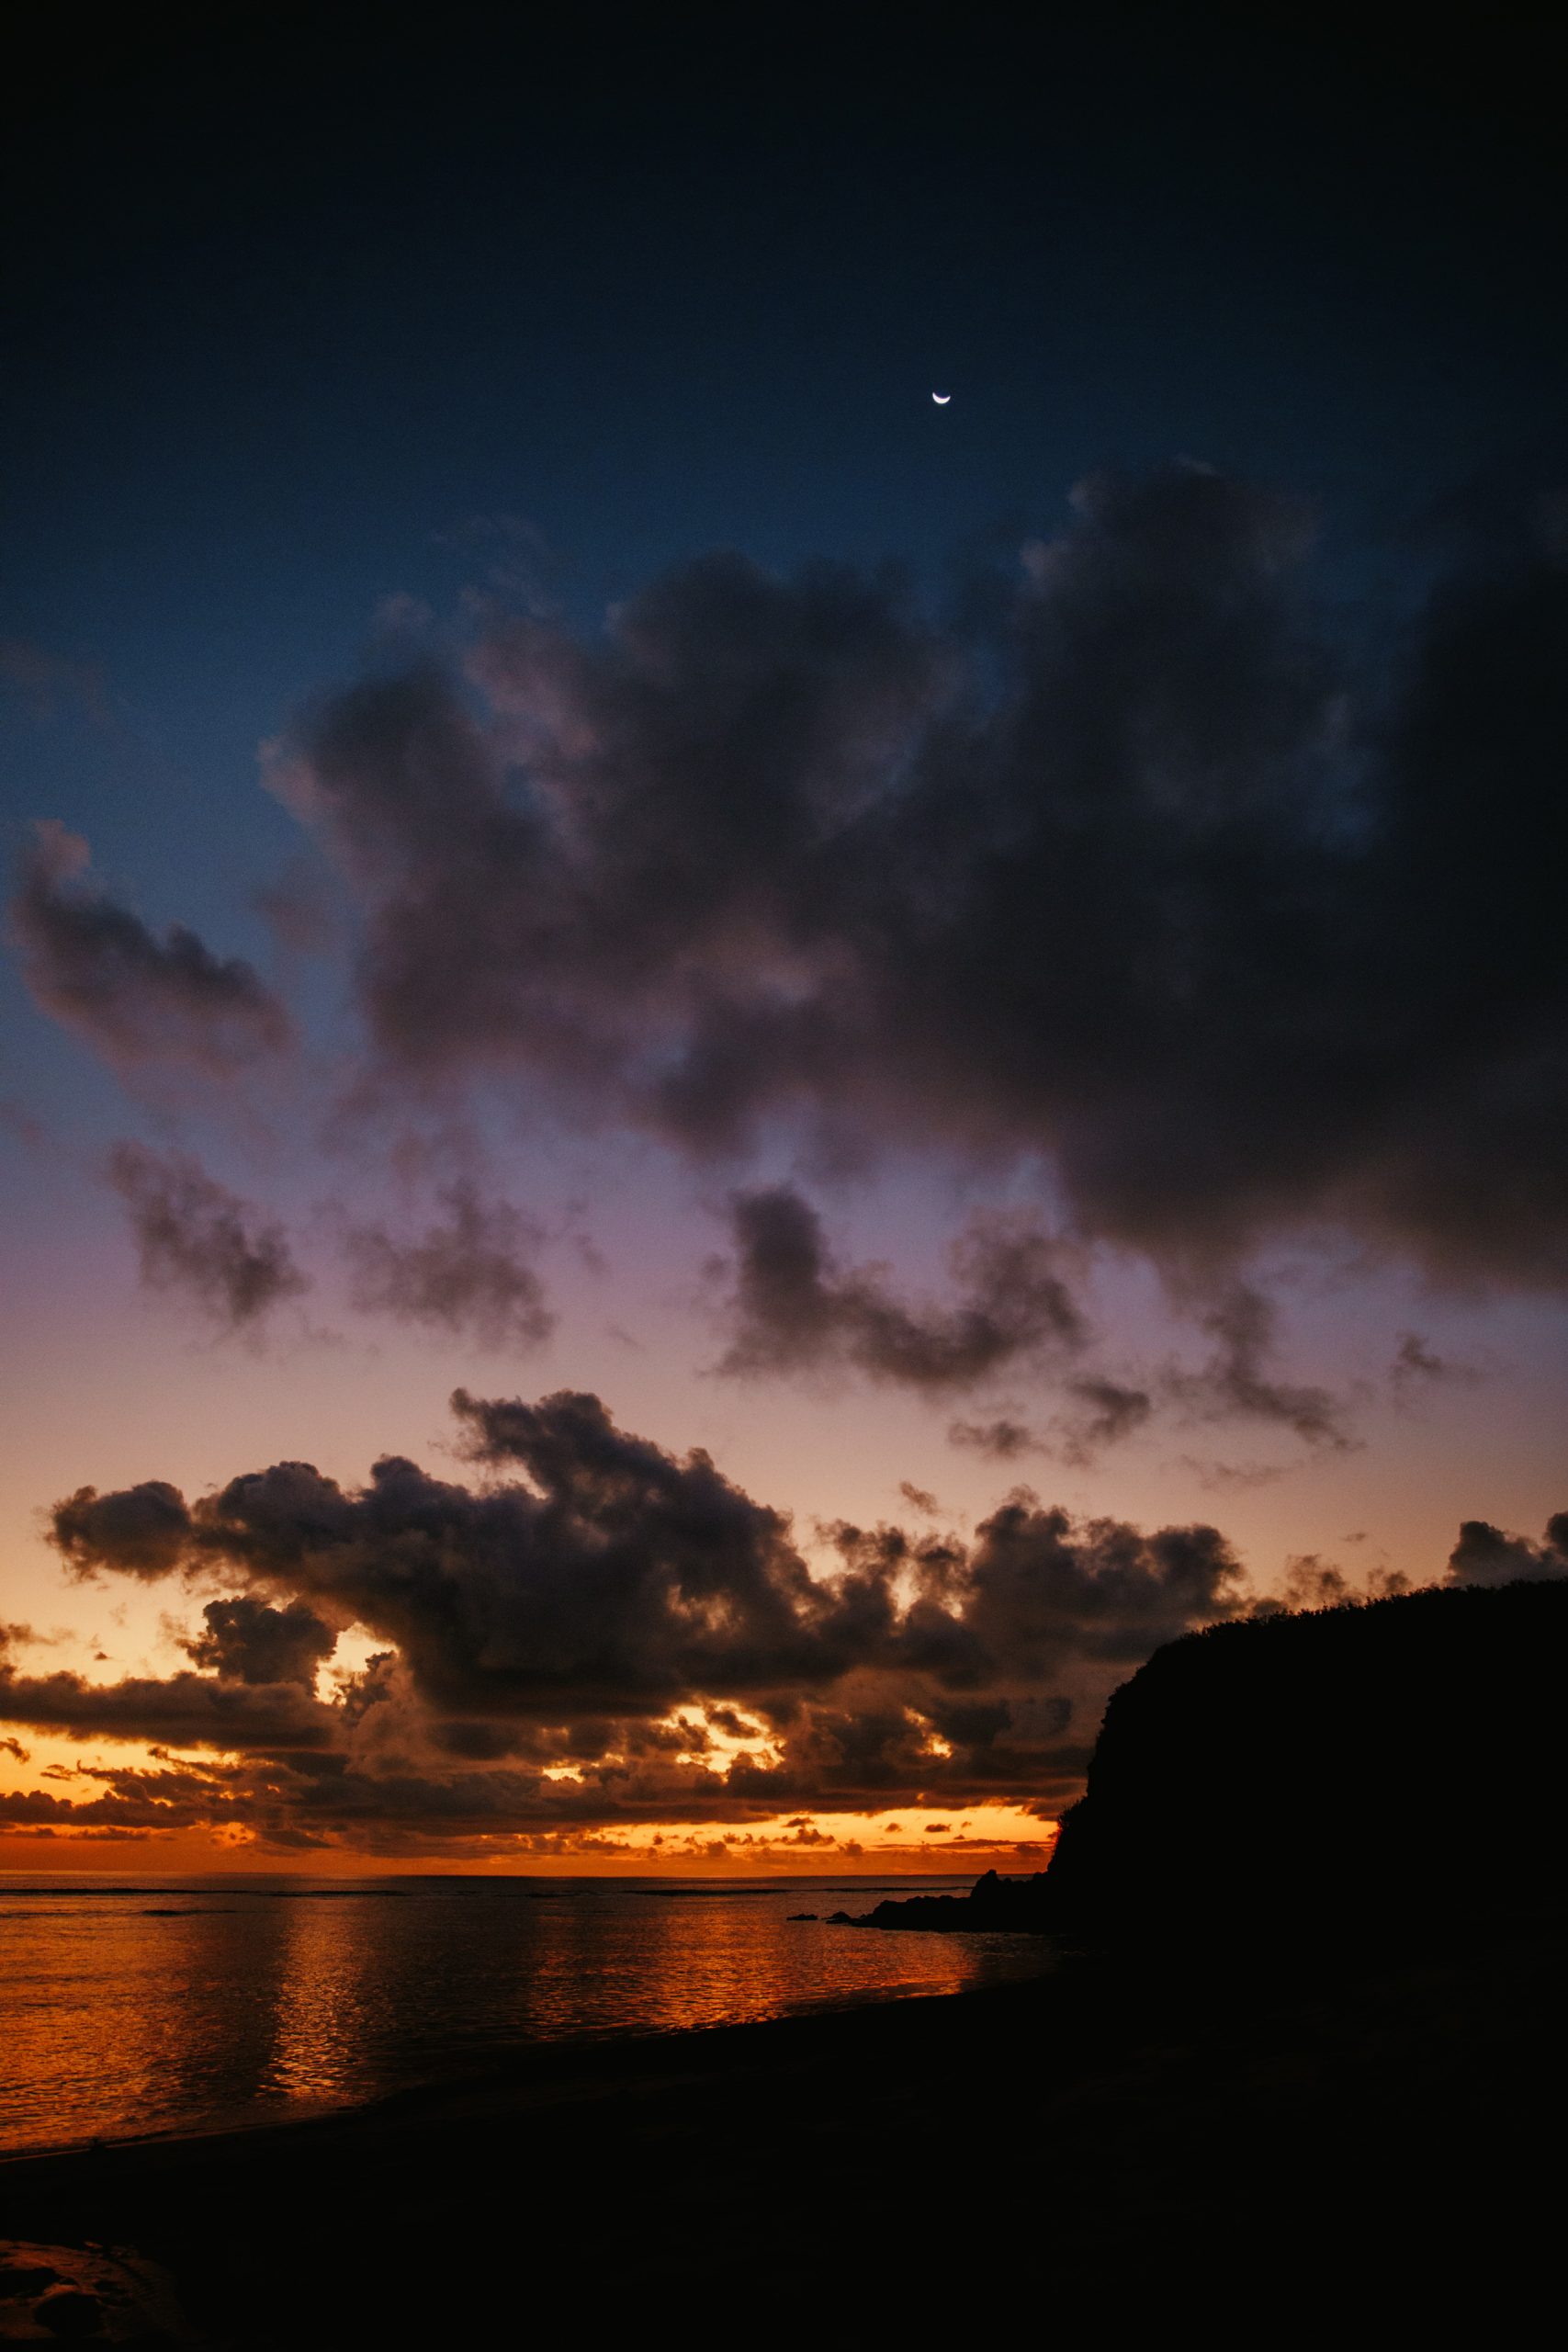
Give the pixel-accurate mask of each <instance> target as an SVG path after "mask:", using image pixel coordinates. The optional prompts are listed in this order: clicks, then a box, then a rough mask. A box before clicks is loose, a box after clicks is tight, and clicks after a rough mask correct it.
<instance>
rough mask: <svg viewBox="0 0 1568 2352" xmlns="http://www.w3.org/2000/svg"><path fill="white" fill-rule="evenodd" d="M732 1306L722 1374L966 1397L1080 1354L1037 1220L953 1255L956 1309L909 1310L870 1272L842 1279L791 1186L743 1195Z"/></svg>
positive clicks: (1069, 1308) (979, 1233) (737, 1212)
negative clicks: (836, 1372) (999, 1378)
mask: <svg viewBox="0 0 1568 2352" xmlns="http://www.w3.org/2000/svg"><path fill="white" fill-rule="evenodd" d="M730 1220H731V1226H732V1230H733V1235H734V1240H735V1248H736V1265H735V1288H734V1293H733V1295H732V1297H731V1299H730V1302H729V1314H730V1318H731V1321H732V1325H733V1329H734V1334H735V1336H734V1339H733V1340H732V1341H731V1344H730V1346H729V1348H728V1351H727V1352H726V1354H725V1356H724V1358H723V1361H722V1363H721V1364H720V1366H719V1369H720V1370H721V1371H723V1372H727V1373H731V1374H742V1375H748V1376H756V1375H759V1374H773V1373H788V1372H797V1371H814V1370H819V1369H821V1368H823V1367H825V1366H829V1365H833V1364H838V1363H848V1364H852V1365H853V1366H854V1367H855V1368H856V1369H857V1370H860V1371H863V1372H865V1373H868V1374H870V1375H871V1377H872V1378H873V1379H874V1380H879V1381H884V1382H886V1383H889V1384H896V1385H901V1386H904V1387H909V1388H917V1389H925V1390H942V1389H953V1388H961V1387H966V1386H969V1385H972V1384H974V1383H975V1382H976V1381H978V1380H983V1379H985V1378H986V1377H987V1374H990V1373H993V1372H996V1371H998V1370H999V1369H1000V1368H1001V1367H1002V1366H1004V1365H1006V1364H1009V1363H1013V1362H1015V1361H1016V1360H1018V1359H1019V1358H1021V1357H1028V1356H1038V1355H1040V1354H1042V1353H1043V1352H1046V1351H1056V1352H1058V1353H1059V1352H1060V1351H1064V1350H1069V1349H1074V1348H1077V1347H1079V1346H1081V1345H1082V1344H1083V1341H1084V1340H1085V1338H1086V1337H1087V1332H1086V1327H1085V1324H1084V1320H1083V1317H1082V1315H1081V1314H1080V1312H1079V1310H1078V1307H1077V1303H1076V1301H1075V1300H1074V1298H1073V1295H1072V1294H1071V1292H1070V1291H1069V1290H1068V1288H1067V1286H1066V1283H1065V1282H1064V1280H1063V1278H1062V1275H1061V1273H1060V1272H1059V1270H1058V1265H1057V1259H1058V1254H1059V1253H1058V1250H1057V1248H1056V1245H1055V1243H1054V1242H1053V1241H1052V1240H1051V1239H1050V1238H1049V1237H1048V1236H1047V1235H1046V1234H1044V1233H1043V1232H1042V1231H1041V1230H1040V1228H1039V1227H1038V1225H1037V1224H1036V1223H1035V1222H1034V1221H1033V1220H1032V1219H1030V1218H1027V1217H1023V1218H1017V1217H1003V1216H986V1217H976V1218H975V1219H973V1220H972V1221H971V1223H970V1226H969V1228H968V1230H967V1231H966V1233H965V1234H964V1236H963V1237H962V1238H960V1240H959V1241H958V1242H957V1243H955V1245H954V1247H953V1251H952V1260H953V1279H954V1283H955V1286H956V1288H957V1291H958V1298H957V1302H956V1304H954V1305H953V1306H949V1307H934V1306H928V1307H911V1306H908V1305H906V1304H905V1303H904V1302H903V1301H902V1300H900V1299H899V1298H897V1296H895V1295H894V1294H893V1293H892V1291H891V1290H890V1288H889V1287H888V1283H887V1280H886V1274H885V1273H884V1272H883V1271H882V1270H881V1269H879V1268H877V1267H874V1266H872V1267H862V1268H859V1269H854V1270H844V1269H841V1268H840V1267H839V1266H838V1265H837V1264H836V1263H835V1261H834V1260H833V1259H832V1257H831V1255H830V1254H829V1250H828V1248H827V1245H826V1243H825V1241H824V1238H823V1234H822V1226H821V1220H820V1218H819V1217H818V1215H817V1212H816V1211H815V1210H814V1209H813V1208H812V1206H811V1205H810V1204H809V1202H807V1201H806V1200H805V1199H803V1198H802V1196H801V1195H800V1194H799V1193H796V1192H795V1191H793V1190H792V1189H791V1188H790V1187H789V1186H787V1185H780V1186H777V1187H775V1188H773V1190H771V1191H767V1192H757V1193H737V1194H736V1195H735V1197H734V1199H733V1200H732V1202H731V1204H730Z"/></svg>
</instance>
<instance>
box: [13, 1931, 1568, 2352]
mask: <svg viewBox="0 0 1568 2352" xmlns="http://www.w3.org/2000/svg"><path fill="white" fill-rule="evenodd" d="M842 1932H844V1933H846V1934H852V1933H857V1932H858V1933H866V1934H870V1933H874V1930H870V1929H866V1930H854V1929H844V1930H842ZM1565 1940H1568V1929H1565V1926H1564V1922H1563V1921H1562V1918H1560V1917H1552V1918H1543V1919H1539V1920H1534V1921H1529V1920H1524V1921H1518V1922H1515V1923H1513V1924H1511V1925H1509V1926H1507V1927H1506V1928H1501V1927H1500V1928H1497V1929H1496V1930H1495V1932H1492V1933H1490V1934H1485V1935H1483V1934H1480V1933H1479V1932H1476V1931H1473V1930H1472V1932H1471V1933H1469V1934H1468V1935H1467V1936H1465V1937H1464V1938H1462V1939H1459V1940H1457V1941H1456V1943H1455V1945H1454V1947H1453V1948H1452V1949H1451V1950H1450V1951H1448V1952H1447V1953H1445V1954H1444V1955H1442V1956H1441V1957H1431V1956H1428V1955H1424V1956H1422V1957H1420V1958H1419V1959H1416V1958H1412V1957H1411V1956H1409V1955H1408V1954H1402V1953H1400V1952H1398V1951H1384V1952H1382V1954H1379V1953H1376V1952H1363V1953H1360V1954H1359V1955H1358V1954H1357V1953H1356V1952H1355V1951H1354V1947H1353V1945H1352V1944H1350V1943H1349V1942H1348V1940H1346V1941H1342V1943H1341V1947H1340V1950H1339V1952H1338V1955H1337V1960H1336V1961H1335V1962H1333V1964H1332V1965H1330V1964H1328V1963H1327V1962H1325V1955H1324V1953H1323V1951H1321V1950H1320V1951H1318V1952H1317V1953H1316V1954H1315V1955H1314V1956H1312V1957H1310V1958H1308V1957H1306V1956H1304V1955H1303V1956H1301V1957H1300V1958H1299V1959H1298V1960H1297V1961H1296V1962H1292V1960H1291V1958H1290V1957H1289V1956H1288V1955H1282V1954H1279V1953H1275V1954H1271V1955H1268V1954H1260V1953H1253V1954H1250V1955H1248V1954H1245V1953H1241V1952H1235V1953H1233V1954H1231V1955H1229V1956H1228V1960H1227V1956H1226V1955H1224V1954H1222V1953H1220V1952H1213V1953H1210V1954H1207V1955H1204V1956H1202V1959H1201V1962H1199V1959H1198V1956H1197V1955H1192V1956H1190V1957H1191V1960H1192V1964H1191V1965H1190V1966H1188V1967H1186V1968H1181V1967H1179V1966H1173V1965H1171V1964H1170V1962H1169V1956H1168V1955H1167V1956H1165V1962H1164V1964H1163V1965H1162V1966H1161V1967H1160V1968H1158V1969H1155V1968H1153V1967H1143V1966H1140V1965H1138V1964H1137V1963H1136V1962H1128V1961H1126V1960H1122V1961H1121V1962H1115V1963H1112V1962H1110V1961H1109V1960H1106V1959H1104V1958H1096V1957H1094V1956H1092V1955H1089V1954H1078V1955H1077V1956H1073V1955H1067V1956H1066V1957H1065V1959H1064V1963H1063V1966H1062V1968H1061V1969H1060V1971H1059V1972H1058V1973H1056V1974H1055V1976H1053V1977H1050V1978H1047V1979H1043V1980H1041V1981H1038V1982H1035V1983H1026V1984H1019V1985H1002V1986H998V1987H993V1988H991V1989H987V1990H981V1991H976V1992H971V1993H967V1994H962V1995H956V1996H936V1997H930V1998H917V1999H909V2000H904V2001H898V2002H892V2003H886V2004H884V2005H881V2006H877V2007H866V2008H861V2009H858V2010H850V2011H840V2012H836V2013H831V2014H823V2015H817V2016H811V2017H805V2018H784V2019H780V2020H776V2021H772V2022H766V2023H762V2024H757V2025H749V2026H738V2027H725V2028H716V2029H711V2030H696V2031H691V2032H685V2033H679V2034H672V2035H659V2036H653V2037H645V2038H641V2039H637V2040H628V2041H621V2042H615V2041H604V2042H601V2043H598V2044H594V2045H578V2046H575V2047H557V2048H553V2049H545V2050H539V2051H536V2052H533V2053H530V2054H529V2055H527V2056H526V2057H525V2058H520V2059H519V2060H518V2061H517V2062H516V2063H515V2064H514V2065H513V2066H512V2067H511V2068H509V2069H504V2070H500V2071H498V2072H497V2074H496V2075H495V2076H494V2077H493V2079H491V2081H489V2082H488V2083H484V2084H476V2083H470V2084H468V2085H465V2086H460V2087H453V2088H449V2089H443V2088H441V2087H439V2086H432V2087H429V2088H426V2089H423V2090H420V2091H417V2092H409V2093H403V2094H400V2095H398V2096H396V2097H393V2098H388V2099H385V2100H381V2101H378V2102H376V2103H374V2104H373V2105H370V2106H367V2107H365V2108H362V2109H357V2110H354V2111H349V2112H344V2113H340V2114H335V2115H331V2116H323V2117H320V2118H316V2119H313V2120H307V2121H302V2122H299V2123H294V2124H289V2125H284V2126H279V2127H270V2128H261V2129H256V2130H250V2131H237V2132H229V2133H211V2134H204V2135H196V2136H177V2135H175V2136H168V2137H163V2138H151V2139H146V2140H142V2141H141V2142H137V2143H122V2144H118V2145H106V2146H104V2147H102V2148H100V2149H96V2150H90V2151H85V2152H75V2153H73V2154H59V2155H53V2156H20V2157H16V2158H13V2159H11V2160H9V2161H7V2162H6V2163H5V2164H4V2165H0V2230H3V2231H4V2233H5V2234H6V2236H8V2237H10V2238H13V2239H17V2240H24V2241H29V2242H35V2243H44V2244H76V2245H81V2244H84V2243H86V2242H96V2243H98V2244H100V2245H109V2246H129V2247H133V2248H134V2249H135V2250H136V2251H137V2252H138V2253H139V2254H140V2255H141V2256H146V2257H148V2258H149V2259H151V2260H152V2261H153V2262H156V2263H158V2264H161V2265H163V2266H165V2267H166V2268H167V2270H168V2272H169V2273H170V2274H171V2275H172V2277H173V2278H174V2279H175V2282H176V2284H177V2287H178V2290H179V2292H180V2295H181V2298H182V2301H183V2302H184V2305H185V2309H186V2314H187V2318H188V2320H189V2323H190V2324H191V2327H192V2329H193V2331H194V2332H195V2340H197V2341H198V2342H200V2343H205V2344H208V2345H211V2346H220V2347H232V2352H283V2347H285V2346H307V2345H309V2346H357V2345H362V2344H363V2345H367V2346H369V2345H384V2344H407V2345H409V2346H414V2345H425V2344H429V2345H437V2344H454V2345H456V2344H463V2345H467V2344H470V2343H471V2344H476V2345H477V2344H491V2343H502V2342H510V2341H513V2340H514V2339H520V2338H521V2337H522V2336H523V2335H525V2334H532V2333H534V2332H535V2330H536V2328H538V2327H541V2326H543V2325H544V2324H546V2322H547V2320H548V2322H549V2324H550V2327H551V2331H552V2332H555V2330H556V2328H557V2326H558V2324H569V2327H570V2330H572V2331H574V2332H575V2333H576V2335H578V2336H579V2337H580V2338H581V2340H586V2341H589V2342H603V2341H609V2340H611V2338H612V2336H613V2335H615V2333H616V2331H618V2330H619V2329H620V2328H621V2327H623V2326H625V2325H628V2324H642V2323H644V2322H646V2321H647V2320H648V2319H649V2314H651V2313H654V2312H658V2313H660V2314H662V2316H663V2320H664V2322H665V2323H666V2324H668V2325H670V2326H671V2327H676V2326H679V2327H680V2328H682V2329H683V2330H689V2329H692V2328H696V2327H698V2326H701V2327H702V2328H703V2329H704V2331H705V2332H706V2331H708V2330H709V2329H711V2328H713V2327H715V2326H718V2327H720V2329H721V2332H722V2333H723V2334H724V2335H725V2336H726V2338H727V2339H728V2337H730V2336H734V2337H737V2338H739V2340H740V2341H743V2342H748V2343H750V2342H762V2343H774V2342H778V2343H783V2342H786V2341H795V2340H798V2338H799V2337H801V2336H809V2337H815V2338H819V2339H822V2340H827V2341H829V2342H836V2341H848V2340H849V2339H850V2338H851V2337H852V2336H854V2337H856V2338H858V2337H859V2336H860V2335H862V2334H863V2333H864V2332H867V2331H871V2332H876V2333H882V2332H885V2331H886V2330H888V2329H892V2330H894V2331H896V2332H907V2331H908V2330H910V2329H915V2330H917V2331H919V2332H922V2333H923V2334H924V2335H926V2336H927V2337H928V2338H929V2336H930V2335H931V2333H932V2332H933V2331H934V2332H937V2333H943V2332H945V2331H948V2330H950V2329H952V2328H955V2327H957V2328H961V2329H962V2330H963V2331H964V2332H965V2334H966V2335H967V2336H969V2337H973V2336H976V2335H979V2336H986V2335H990V2334H992V2333H999V2332H1001V2330H1002V2324H1003V2314H1004V2312H1005V2311H1006V2310H1007V2309H1008V2308H1010V2299H1011V2298H1014V2297H1016V2296H1017V2295H1018V2294H1020V2293H1023V2294H1027V2295H1028V2296H1029V2297H1031V2298H1036V2299H1038V2301H1039V2307H1040V2312H1041V2315H1042V2318H1043V2316H1044V2315H1045V2314H1046V2312H1055V2314H1056V2315H1057V2316H1058V2318H1059V2317H1061V2316H1062V2315H1063V2314H1065V2313H1066V2312H1068V2311H1069V2310H1072V2309H1077V2308H1079V2307H1085V2308H1088V2307H1100V2308H1101V2309H1114V2308H1126V2309H1131V2308H1132V2307H1133V2306H1134V2305H1136V2304H1140V2303H1143V2302H1145V2301H1148V2300H1149V2299H1150V2298H1153V2299H1155V2300H1156V2301H1163V2302H1164V2303H1165V2305H1166V2306H1167V2307H1168V2309H1169V2310H1171V2311H1175V2310H1178V2309H1179V2310H1182V2311H1195V2310H1201V2311H1204V2312H1208V2313H1209V2314H1210V2315H1211V2317H1216V2316H1218V2315H1220V2314H1224V2313H1228V2314H1229V2318H1228V2319H1227V2320H1226V2324H1227V2325H1229V2324H1232V2323H1233V2322H1234V2323H1235V2324H1241V2323H1242V2321H1243V2320H1244V2318H1245V2313H1246V2310H1247V2302H1248V2298H1249V2297H1252V2296H1255V2295H1256V2294H1258V2292H1260V2291H1268V2292H1269V2293H1271V2294H1276V2295H1277V2294H1278V2293H1279V2291H1280V2289H1281V2288H1284V2287H1288V2288H1289V2292H1290V2297H1291V2299H1292V2309H1294V2308H1296V2307H1298V2306H1299V2307H1300V2308H1301V2309H1303V2310H1304V2309H1306V2308H1307V2307H1308V2306H1313V2307H1315V2306H1317V2305H1319V2304H1322V2305H1323V2306H1324V2307H1325V2308H1327V2306H1328V2305H1330V2304H1332V2303H1333V2302H1334V2301H1335V2299H1336V2298H1337V2297H1344V2296H1347V2295H1353V2296H1354V2298H1355V2303H1356V2309H1357V2311H1358V2312H1359V2314H1360V2315H1361V2317H1362V2318H1364V2319H1365V2320H1367V2321H1368V2322H1369V2323H1370V2322H1371V2320H1372V2319H1373V2318H1374V2317H1375V2315H1376V2312H1378V2311H1379V2310H1380V2309H1383V2310H1385V2311H1386V2312H1393V2311H1395V2310H1396V2309H1398V2310H1404V2311H1405V2312H1408V2311H1409V2310H1410V2309H1411V2308H1412V2307H1413V2304H1412V2299H1413V2298H1415V2299H1416V2300H1419V2299H1421V2298H1423V2297H1425V2296H1427V2294H1429V2293H1431V2292H1433V2291H1435V2289H1436V2287H1437V2285H1438V2283H1442V2284H1443V2286H1444V2290H1445V2291H1446V2292H1449V2293H1458V2292H1459V2291H1461V2289H1462V2290H1464V2291H1466V2292H1469V2291H1472V2290H1484V2291H1486V2292H1487V2293H1488V2294H1489V2295H1490V2296H1491V2298H1492V2305H1493V2309H1494V2312H1495V2317H1496V2319H1497V2322H1498V2324H1505V2323H1506V2314H1507V2312H1508V2310H1509V2309H1510V2307H1511V2305H1512V2303H1513V2301H1516V2300H1517V2299H1518V2298H1521V2297H1523V2296H1524V2295H1525V2294H1526V2293H1527V2291H1528V2290H1529V2284H1530V2281H1531V2279H1532V2278H1542V2277H1544V2276H1545V2274H1546V2269H1547V2267H1548V2265H1549V2262H1550V2259H1551V2254H1552V2250H1553V2247H1554V2244H1555V2239H1556V2234H1557V2230H1558V2222H1557V2213H1556V2202H1555V2196H1554V2191H1553V2188H1552V2185H1551V2178H1550V2176H1549V2174H1548V2173H1547V2172H1546V2171H1544V2170H1542V2169H1541V2168H1540V2165H1539V2163H1538V2160H1537V2156H1536V2153H1535V2152H1536V2150H1537V2148H1538V2146H1539V2145H1540V2143H1541V2140H1542V2137H1543V2135H1545V2134H1547V2133H1549V2132H1551V2131H1555V2129H1556V2120H1557V2118H1558V2116H1559V2115H1560V2113H1561V2111H1562V2092H1563V2089H1564V2086H1565V2068H1564V2041H1563V2030H1562V2018H1561V2014H1560V2004H1559V2000H1558V1987H1559V1986H1560V1984H1561V1979H1562V1959H1563V1952H1564V1944H1565ZM1482 2152H1484V2153H1483V2156H1482ZM1273 2334H1274V2330H1273V2328H1272V2325H1270V2326H1265V2327H1262V2328H1261V2332H1258V2330H1257V2329H1255V2330H1254V2332H1253V2335H1252V2338H1251V2340H1254V2341H1267V2340H1271V2339H1272V2336H1273Z"/></svg>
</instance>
